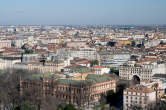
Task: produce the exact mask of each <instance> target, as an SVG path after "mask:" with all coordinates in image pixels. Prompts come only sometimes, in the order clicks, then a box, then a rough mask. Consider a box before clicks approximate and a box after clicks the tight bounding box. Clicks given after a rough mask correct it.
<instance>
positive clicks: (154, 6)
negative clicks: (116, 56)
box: [0, 0, 166, 25]
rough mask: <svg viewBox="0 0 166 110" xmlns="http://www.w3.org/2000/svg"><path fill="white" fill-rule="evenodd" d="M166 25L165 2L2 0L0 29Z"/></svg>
mask: <svg viewBox="0 0 166 110" xmlns="http://www.w3.org/2000/svg"><path fill="white" fill-rule="evenodd" d="M41 24H42V25H66V24H71V25H99V24H108V25H115V24H121V25H128V24H141V25H143V24H148V25H149V24H150V25H151V24H166V0H0V25H41Z"/></svg>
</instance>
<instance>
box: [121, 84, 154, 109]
mask: <svg viewBox="0 0 166 110" xmlns="http://www.w3.org/2000/svg"><path fill="white" fill-rule="evenodd" d="M155 101H156V92H155V91H154V90H153V89H152V88H147V87H146V86H143V85H135V86H132V87H129V88H127V89H125V90H124V92H123V110H133V109H134V108H135V107H138V108H142V109H143V110H149V109H150V108H153V106H154V105H155V104H154V103H155Z"/></svg>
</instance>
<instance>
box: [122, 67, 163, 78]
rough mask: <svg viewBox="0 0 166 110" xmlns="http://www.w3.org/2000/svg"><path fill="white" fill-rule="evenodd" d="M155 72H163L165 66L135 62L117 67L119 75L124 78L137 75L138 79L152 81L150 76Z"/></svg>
mask: <svg viewBox="0 0 166 110" xmlns="http://www.w3.org/2000/svg"><path fill="white" fill-rule="evenodd" d="M157 73H162V74H165V68H163V66H161V65H160V64H159V65H158V64H156V65H154V64H142V65H138V64H135V65H122V66H120V67H119V77H120V78H121V79H125V80H132V79H133V77H134V76H137V77H139V78H140V80H146V81H152V76H153V75H154V74H157Z"/></svg>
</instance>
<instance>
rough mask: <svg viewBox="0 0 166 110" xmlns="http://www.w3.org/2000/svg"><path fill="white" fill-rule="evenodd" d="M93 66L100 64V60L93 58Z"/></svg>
mask: <svg viewBox="0 0 166 110" xmlns="http://www.w3.org/2000/svg"><path fill="white" fill-rule="evenodd" d="M90 64H91V66H94V65H99V61H98V60H92V61H91V62H90Z"/></svg>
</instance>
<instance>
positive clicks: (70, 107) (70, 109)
mask: <svg viewBox="0 0 166 110" xmlns="http://www.w3.org/2000/svg"><path fill="white" fill-rule="evenodd" d="M64 110H77V109H76V108H75V107H74V105H73V104H68V105H66V106H65V108H64Z"/></svg>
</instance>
